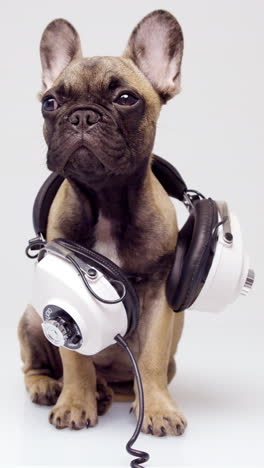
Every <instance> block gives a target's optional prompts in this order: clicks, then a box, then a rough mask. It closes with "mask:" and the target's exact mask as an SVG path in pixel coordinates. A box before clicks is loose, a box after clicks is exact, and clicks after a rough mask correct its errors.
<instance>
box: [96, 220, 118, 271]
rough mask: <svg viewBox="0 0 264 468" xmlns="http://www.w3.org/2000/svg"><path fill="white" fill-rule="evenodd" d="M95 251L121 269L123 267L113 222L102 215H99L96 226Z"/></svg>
mask: <svg viewBox="0 0 264 468" xmlns="http://www.w3.org/2000/svg"><path fill="white" fill-rule="evenodd" d="M93 249H94V250H95V251H96V252H98V253H100V254H102V255H104V256H105V257H107V258H109V259H110V260H112V262H114V263H115V264H116V265H118V266H119V267H121V266H122V260H121V258H120V256H119V255H118V251H117V240H116V239H115V238H114V235H113V227H112V222H111V221H110V220H109V219H107V218H106V217H105V216H103V215H102V214H101V213H99V216H98V221H97V223H96V226H95V244H94V246H93Z"/></svg>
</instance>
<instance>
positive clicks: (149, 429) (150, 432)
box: [148, 424, 153, 435]
mask: <svg viewBox="0 0 264 468" xmlns="http://www.w3.org/2000/svg"><path fill="white" fill-rule="evenodd" d="M148 433H149V434H152V435H153V427H152V426H151V424H149V425H148Z"/></svg>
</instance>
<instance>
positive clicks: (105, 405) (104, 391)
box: [96, 375, 114, 416]
mask: <svg viewBox="0 0 264 468" xmlns="http://www.w3.org/2000/svg"><path fill="white" fill-rule="evenodd" d="M113 395H114V392H113V390H112V389H111V388H110V387H109V386H108V385H107V382H106V380H105V379H104V378H103V377H101V376H98V375H97V381H96V401H97V413H98V416H102V415H103V414H105V413H106V411H107V410H108V409H109V408H110V406H111V404H112V401H113Z"/></svg>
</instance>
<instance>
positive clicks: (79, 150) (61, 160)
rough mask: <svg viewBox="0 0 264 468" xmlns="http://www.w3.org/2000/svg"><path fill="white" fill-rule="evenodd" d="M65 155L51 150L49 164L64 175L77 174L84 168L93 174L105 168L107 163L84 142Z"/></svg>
mask: <svg viewBox="0 0 264 468" xmlns="http://www.w3.org/2000/svg"><path fill="white" fill-rule="evenodd" d="M63 156H64V157H63ZM63 156H62V155H60V154H58V153H55V152H53V151H49V152H48V158H47V165H48V168H49V169H50V170H51V171H55V172H58V173H60V174H62V175H63V176H64V177H67V176H69V175H73V174H74V175H75V174H76V173H79V172H80V171H83V170H85V173H86V174H88V173H91V174H92V173H95V172H98V171H100V172H101V171H102V170H104V169H105V165H104V164H103V163H102V162H101V161H100V159H99V158H98V157H97V156H96V155H95V154H94V152H93V151H91V149H90V148H88V147H87V146H86V145H84V144H83V143H82V144H79V145H78V146H77V147H75V148H73V149H71V152H70V153H69V154H66V156H65V155H63Z"/></svg>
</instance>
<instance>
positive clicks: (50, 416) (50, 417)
mask: <svg viewBox="0 0 264 468" xmlns="http://www.w3.org/2000/svg"><path fill="white" fill-rule="evenodd" d="M53 417H54V413H50V415H49V422H50V424H52V421H53Z"/></svg>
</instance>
